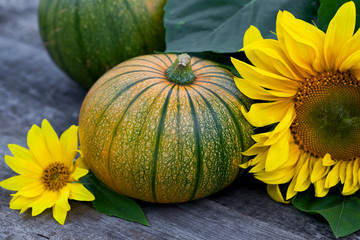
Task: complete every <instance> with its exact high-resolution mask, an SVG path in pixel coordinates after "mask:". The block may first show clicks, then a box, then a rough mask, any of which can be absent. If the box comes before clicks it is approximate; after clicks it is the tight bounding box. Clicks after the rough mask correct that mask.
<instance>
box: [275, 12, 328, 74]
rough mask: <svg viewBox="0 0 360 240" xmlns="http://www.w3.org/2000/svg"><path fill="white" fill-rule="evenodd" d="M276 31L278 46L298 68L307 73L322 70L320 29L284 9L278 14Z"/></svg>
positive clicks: (321, 34) (321, 35) (322, 35)
mask: <svg viewBox="0 0 360 240" xmlns="http://www.w3.org/2000/svg"><path fill="white" fill-rule="evenodd" d="M276 33H277V36H278V40H279V44H280V46H281V47H282V48H283V50H284V52H285V53H286V54H287V56H288V57H289V58H290V59H291V60H292V62H293V63H294V64H296V65H297V66H298V69H302V70H305V71H306V72H307V74H309V75H317V72H322V71H323V69H324V64H323V62H324V58H323V42H324V37H325V34H324V33H323V32H322V31H321V30H319V29H318V28H317V27H315V26H313V25H311V24H309V23H306V22H304V21H302V20H299V19H295V18H294V16H293V15H292V14H290V13H289V12H286V11H285V12H283V13H279V14H278V17H277V22H276ZM300 71H301V70H300ZM303 75H304V74H303Z"/></svg>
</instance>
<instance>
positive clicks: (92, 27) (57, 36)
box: [38, 0, 166, 89]
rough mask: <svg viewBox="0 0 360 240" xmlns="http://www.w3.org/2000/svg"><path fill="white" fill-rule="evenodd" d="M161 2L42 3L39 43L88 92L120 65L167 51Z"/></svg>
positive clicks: (59, 0)
mask: <svg viewBox="0 0 360 240" xmlns="http://www.w3.org/2000/svg"><path fill="white" fill-rule="evenodd" d="M165 1H166V0H151V1H150V0H126V1H123V0H112V1H104V0H41V1H40V5H39V10H38V15H39V28H40V33H41V37H42V40H43V43H44V45H45V47H46V49H47V51H48V53H49V54H50V56H51V58H52V59H53V60H54V62H55V63H56V64H57V65H58V66H59V67H60V68H61V69H62V70H63V71H64V72H65V73H66V74H67V75H68V76H69V77H70V78H72V79H73V80H74V81H76V82H78V83H79V84H80V85H81V86H83V87H84V88H86V89H89V88H90V87H91V86H92V84H93V83H94V82H95V81H96V80H97V79H98V78H99V77H100V76H101V75H102V74H104V73H105V72H106V71H107V70H109V69H110V68H112V67H114V66H115V65H116V64H118V63H119V62H122V61H125V60H127V59H129V58H132V57H135V56H139V55H143V54H149V53H153V52H154V51H163V50H164V49H165V29H164V27H163V15H164V12H163V7H164V5H165Z"/></svg>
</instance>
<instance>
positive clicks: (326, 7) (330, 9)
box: [318, 0, 360, 31]
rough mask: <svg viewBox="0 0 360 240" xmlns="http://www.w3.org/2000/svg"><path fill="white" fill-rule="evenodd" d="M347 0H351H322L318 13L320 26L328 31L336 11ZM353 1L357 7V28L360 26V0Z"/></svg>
mask: <svg viewBox="0 0 360 240" xmlns="http://www.w3.org/2000/svg"><path fill="white" fill-rule="evenodd" d="M346 2H349V0H321V4H320V7H319V15H318V23H319V28H321V29H322V30H323V31H326V29H327V27H328V25H329V23H330V20H331V19H332V18H333V17H334V15H335V13H336V11H337V10H338V9H339V8H340V7H341V5H343V4H344V3H346ZM353 2H354V3H355V6H356V9H357V11H356V27H355V29H358V28H359V27H360V0H353Z"/></svg>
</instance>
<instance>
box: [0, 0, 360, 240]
mask: <svg viewBox="0 0 360 240" xmlns="http://www.w3.org/2000/svg"><path fill="white" fill-rule="evenodd" d="M37 4H38V0H0V103H1V104H0V156H3V155H5V154H10V153H9V150H8V149H7V144H8V143H16V144H20V145H22V146H26V133H27V131H28V129H29V128H30V127H31V125H32V124H35V123H36V124H40V123H41V121H42V119H43V118H47V119H48V120H49V121H50V122H51V123H52V124H53V126H54V127H55V129H56V130H57V131H58V132H59V133H60V132H62V131H64V130H65V129H66V128H67V127H69V126H70V125H72V124H77V118H78V112H79V110H80V106H81V102H82V100H83V98H84V96H85V94H86V92H85V91H84V90H83V89H82V88H80V87H79V86H78V85H77V84H76V83H74V82H72V81H71V80H70V79H69V78H68V77H67V76H65V75H64V74H63V73H62V72H61V71H60V70H59V69H58V68H57V66H55V65H54V64H53V63H52V62H51V60H50V58H49V56H48V55H47V53H46V52H45V50H44V48H43V47H42V44H41V41H40V37H39V34H38V32H37V31H38V30H37V16H36V11H37ZM12 175H14V173H13V172H12V171H11V170H10V168H9V167H8V166H6V165H5V163H4V161H3V160H1V159H0V180H2V179H5V178H7V177H10V176H12ZM10 193H11V192H10V191H6V190H4V189H1V188H0V239H30V240H31V239H94V240H95V239H156V240H157V239H334V237H333V235H332V233H331V231H330V228H329V226H328V225H327V224H326V223H325V222H324V221H321V220H320V219H317V218H314V217H313V216H310V215H308V214H304V213H301V212H299V211H297V210H296V209H295V208H293V207H292V206H288V205H283V204H279V203H276V202H274V201H272V200H271V199H270V198H269V197H268V196H267V194H266V190H265V187H264V185H263V184H261V183H259V182H257V181H255V180H254V179H253V178H252V177H250V176H247V177H246V176H242V177H241V178H239V179H238V180H237V181H236V182H235V184H233V185H231V186H230V187H229V188H227V189H225V190H223V191H221V192H220V193H218V194H215V195H213V196H210V197H208V198H205V199H202V200H197V201H193V202H189V203H184V204H173V205H170V204H168V205H156V204H149V203H144V202H140V205H141V206H142V207H143V209H144V212H145V214H146V216H147V218H148V220H149V222H150V224H151V227H146V226H142V225H140V224H136V223H132V222H127V221H124V220H121V219H118V218H114V217H108V216H105V215H102V214H99V213H98V212H96V211H95V210H94V209H93V208H92V207H91V204H89V203H81V202H76V201H72V202H71V206H72V210H71V211H70V212H69V214H68V217H67V220H66V224H65V225H64V226H61V225H59V224H57V223H56V221H55V220H54V219H53V218H52V214H51V211H50V210H46V211H45V212H44V213H43V214H41V215H39V216H37V217H31V214H30V212H29V211H28V212H25V213H24V214H22V215H18V212H17V211H14V210H11V209H9V207H8V203H9V201H10V196H9V194H10ZM344 239H360V233H356V234H353V235H351V236H349V237H347V238H344Z"/></svg>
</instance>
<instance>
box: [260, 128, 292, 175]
mask: <svg viewBox="0 0 360 240" xmlns="http://www.w3.org/2000/svg"><path fill="white" fill-rule="evenodd" d="M290 134H291V133H290V130H288V131H287V133H286V134H284V135H283V137H281V138H280V139H279V141H277V142H276V143H274V144H273V145H271V146H270V148H269V153H268V155H267V158H266V163H265V171H267V172H270V171H273V170H275V169H277V168H279V167H281V166H282V165H283V164H284V163H285V162H286V161H287V160H288V159H289V153H290V142H289V139H290Z"/></svg>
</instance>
